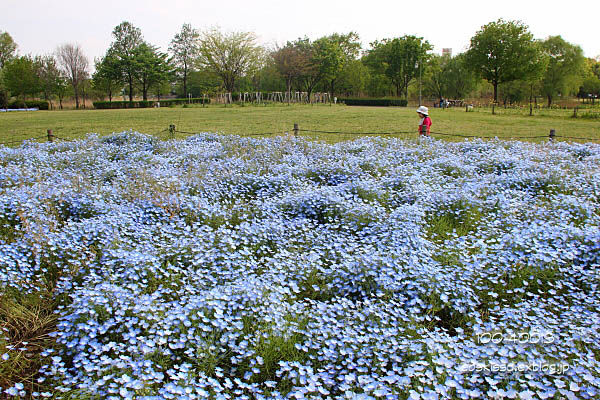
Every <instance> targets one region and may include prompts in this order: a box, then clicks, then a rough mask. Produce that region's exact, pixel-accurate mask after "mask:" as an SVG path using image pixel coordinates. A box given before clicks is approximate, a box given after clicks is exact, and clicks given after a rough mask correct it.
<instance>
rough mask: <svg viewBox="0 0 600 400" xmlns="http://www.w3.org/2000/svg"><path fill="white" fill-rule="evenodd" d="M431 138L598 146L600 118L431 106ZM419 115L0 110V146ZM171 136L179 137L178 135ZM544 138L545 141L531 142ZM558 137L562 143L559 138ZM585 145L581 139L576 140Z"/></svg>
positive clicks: (391, 122)
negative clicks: (551, 140)
mask: <svg viewBox="0 0 600 400" xmlns="http://www.w3.org/2000/svg"><path fill="white" fill-rule="evenodd" d="M430 114H431V118H432V121H433V126H432V132H434V134H433V136H437V137H440V138H444V139H446V140H463V139H464V138H461V137H452V136H442V135H436V134H435V132H440V133H445V134H459V135H469V136H471V135H472V136H478V137H484V138H493V137H495V136H498V137H499V138H505V139H509V138H517V137H530V136H545V137H546V136H547V135H548V134H549V132H550V129H555V130H556V135H562V136H569V137H575V138H594V139H597V140H599V141H600V119H584V118H577V119H575V118H571V117H570V116H569V115H568V114H566V113H557V114H556V115H554V114H552V113H544V114H542V115H534V116H533V117H531V116H529V115H528V114H529V110H523V111H522V112H514V111H511V112H503V110H502V109H500V108H498V109H497V115H492V114H491V113H490V112H486V111H485V110H484V109H481V110H479V109H477V110H476V111H475V112H469V113H467V112H465V109H464V108H456V109H447V110H440V109H435V108H431V109H430ZM418 121H419V119H418V116H417V114H416V112H415V109H414V107H408V108H400V107H349V106H344V105H334V106H330V105H312V106H311V105H291V106H287V105H279V104H278V105H268V106H245V107H240V106H237V105H234V106H228V107H224V106H223V105H212V106H208V107H206V108H202V107H201V106H197V107H196V106H193V107H189V108H184V107H176V108H159V109H154V108H151V109H131V110H77V111H75V110H71V111H34V112H9V113H0V143H7V142H12V141H21V140H24V139H31V138H37V137H43V136H45V135H46V131H47V130H48V129H52V130H53V132H54V134H55V135H56V136H58V137H61V138H65V139H72V138H79V137H83V136H84V135H85V134H87V133H91V132H93V133H98V134H100V135H106V134H110V133H113V132H123V131H126V130H130V129H132V130H134V131H138V132H142V133H146V134H153V135H158V134H160V135H163V136H164V137H167V135H168V133H167V132H166V130H167V129H168V127H169V125H170V124H175V126H176V129H177V130H178V131H185V132H194V133H195V132H222V133H228V134H238V135H249V134H263V133H264V134H281V133H283V132H286V131H287V132H291V131H292V129H293V126H294V123H297V124H298V125H299V127H300V129H301V130H313V131H334V132H352V133H385V132H401V133H398V134H396V135H395V136H398V137H415V136H416V131H417V125H418ZM300 133H301V134H302V135H307V136H311V137H313V138H315V139H320V140H326V141H328V142H335V141H340V140H346V139H350V138H353V137H356V135H352V134H332V133H315V132H304V131H302V132H300ZM177 136H184V134H178V135H177ZM531 140H532V141H542V140H545V139H531ZM561 140H562V139H561ZM579 141H583V140H579Z"/></svg>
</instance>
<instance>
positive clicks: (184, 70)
mask: <svg viewBox="0 0 600 400" xmlns="http://www.w3.org/2000/svg"><path fill="white" fill-rule="evenodd" d="M199 41H200V33H199V32H198V31H197V30H196V29H194V28H192V26H191V25H190V24H183V26H182V27H181V31H180V32H179V33H177V34H176V35H175V37H174V38H173V40H171V44H170V45H169V52H171V54H172V55H173V62H174V63H175V66H176V68H177V69H176V73H177V76H178V77H179V79H181V81H182V83H183V95H184V97H187V95H188V87H187V84H188V75H189V73H190V71H191V70H192V67H193V66H194V62H195V60H196V59H197V58H198V56H199V55H200V44H199Z"/></svg>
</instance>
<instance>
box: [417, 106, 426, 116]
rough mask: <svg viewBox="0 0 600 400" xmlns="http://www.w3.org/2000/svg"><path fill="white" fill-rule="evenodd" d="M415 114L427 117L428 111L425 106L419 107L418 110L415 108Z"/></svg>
mask: <svg viewBox="0 0 600 400" xmlns="http://www.w3.org/2000/svg"><path fill="white" fill-rule="evenodd" d="M417 112H418V113H419V114H423V115H429V109H428V108H427V107H425V106H420V107H419V108H417Z"/></svg>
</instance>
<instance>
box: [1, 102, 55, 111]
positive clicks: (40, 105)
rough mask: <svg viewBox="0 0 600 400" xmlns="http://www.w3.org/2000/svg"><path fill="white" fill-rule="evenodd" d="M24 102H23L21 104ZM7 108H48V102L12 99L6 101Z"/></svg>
mask: <svg viewBox="0 0 600 400" xmlns="http://www.w3.org/2000/svg"><path fill="white" fill-rule="evenodd" d="M23 103H24V104H23ZM8 108H37V109H40V110H48V109H49V108H50V104H49V103H48V102H47V101H43V100H25V101H24V102H23V101H22V100H13V101H11V102H9V103H8Z"/></svg>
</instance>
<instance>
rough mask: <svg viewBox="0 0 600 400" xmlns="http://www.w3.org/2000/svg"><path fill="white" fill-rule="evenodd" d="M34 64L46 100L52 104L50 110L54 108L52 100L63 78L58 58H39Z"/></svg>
mask: <svg viewBox="0 0 600 400" xmlns="http://www.w3.org/2000/svg"><path fill="white" fill-rule="evenodd" d="M34 63H35V67H36V73H37V76H38V79H39V83H40V89H41V91H42V95H43V96H44V100H46V101H48V102H49V103H50V108H54V105H53V104H52V98H53V97H54V95H56V94H57V90H58V85H59V84H60V81H61V79H62V77H63V76H62V73H61V72H60V69H59V68H58V65H57V62H56V58H54V56H53V55H47V56H37V57H36V58H35V60H34Z"/></svg>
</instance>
